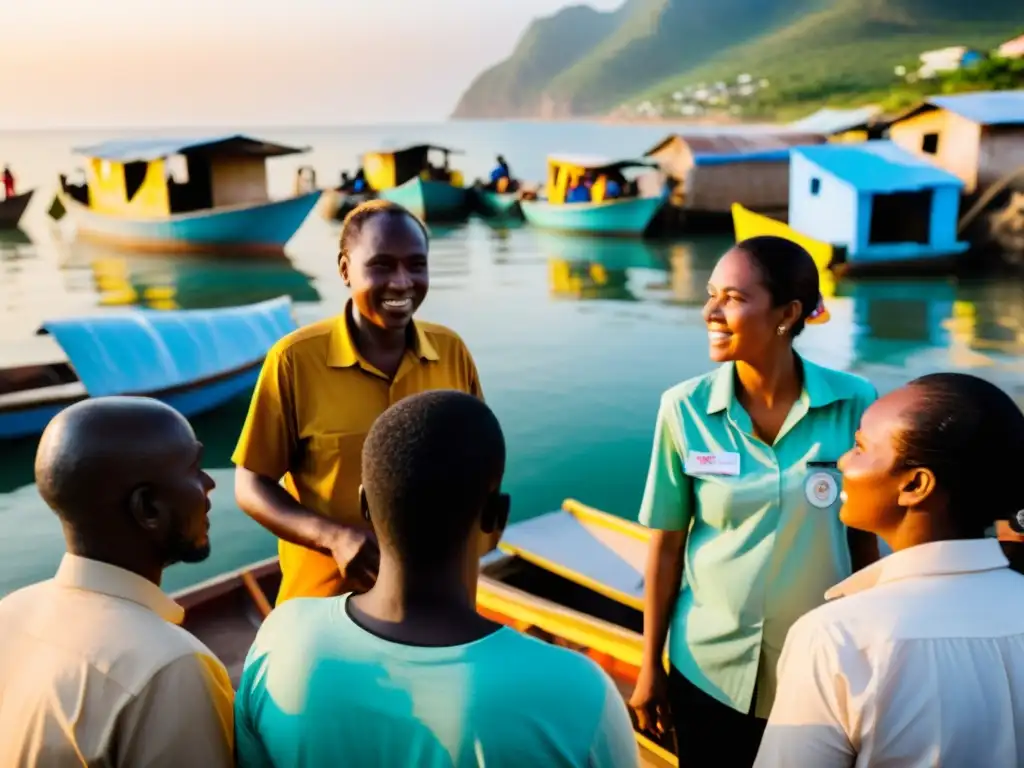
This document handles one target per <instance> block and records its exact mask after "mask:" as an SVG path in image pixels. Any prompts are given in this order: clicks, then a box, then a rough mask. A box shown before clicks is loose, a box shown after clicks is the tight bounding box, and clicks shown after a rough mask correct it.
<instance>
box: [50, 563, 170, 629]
mask: <svg viewBox="0 0 1024 768" xmlns="http://www.w3.org/2000/svg"><path fill="white" fill-rule="evenodd" d="M53 580H54V583H56V584H58V585H60V586H62V587H69V588H72V589H84V590H86V591H88V592H98V593H100V594H102V595H109V596H110V597H117V598H120V599H122V600H130V601H131V602H133V603H138V604H139V605H141V606H142V607H143V608H148V609H149V610H151V611H152V612H153V613H155V614H157V615H158V616H160V618H162V619H163V620H164V621H169V622H170V623H171V624H181V622H182V621H184V619H185V609H184V608H182V607H181V606H180V605H178V604H177V603H176V602H174V600H172V599H171V598H170V597H168V596H167V594H165V593H164V591H163V590H162V589H160V587H158V586H157V585H156V584H154V583H153V582H151V581H150V580H149V579H145V578H143V577H142V576H139V575H138V574H137V573H132V572H131V571H126V570H125V569H124V568H118V567H117V566H116V565H110V564H109V563H101V562H100V561H99V560H90V559H89V558H86V557H79V556H78V555H72V554H65V555H64V557H63V558H62V559H61V561H60V567H59V568H58V569H57V574H56V576H54V577H53Z"/></svg>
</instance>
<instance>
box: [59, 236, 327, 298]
mask: <svg viewBox="0 0 1024 768" xmlns="http://www.w3.org/2000/svg"><path fill="white" fill-rule="evenodd" d="M69 255H70V258H69V260H68V261H67V262H66V263H65V267H72V268H74V267H81V268H85V269H87V270H88V271H89V272H90V273H91V276H92V280H93V282H94V284H95V287H96V290H97V292H98V293H99V294H100V304H101V305H103V306H110V307H113V306H140V307H147V308H149V309H168V310H170V309H215V308H222V307H233V306H240V305H244V304H255V303H258V302H261V301H266V300H267V299H272V298H276V297H277V296H288V297H290V298H291V299H292V301H294V302H296V303H316V302H319V301H320V293H319V292H318V291H317V289H316V287H315V286H314V284H313V278H312V277H311V276H310V275H307V274H306V273H305V272H302V271H300V270H298V269H296V268H295V267H294V265H293V264H292V262H291V261H290V260H289V259H288V258H287V257H285V256H268V257H264V258H247V259H246V260H245V261H240V260H239V259H237V258H225V257H214V256H198V255H197V256H193V255H189V256H171V255H166V256H164V255H160V256H132V255H130V254H127V253H125V252H123V251H120V250H114V249H111V248H103V247H97V246H93V245H86V244H81V243H76V244H75V245H74V246H73V248H72V249H71V251H70V254H69Z"/></svg>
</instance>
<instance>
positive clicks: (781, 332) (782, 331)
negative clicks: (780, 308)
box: [775, 325, 786, 336]
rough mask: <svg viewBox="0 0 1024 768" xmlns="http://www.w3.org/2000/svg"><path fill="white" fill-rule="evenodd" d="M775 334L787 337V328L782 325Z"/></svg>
mask: <svg viewBox="0 0 1024 768" xmlns="http://www.w3.org/2000/svg"><path fill="white" fill-rule="evenodd" d="M775 332H776V333H777V334H779V336H785V335H786V326H784V325H780V326H779V327H778V328H776V329H775Z"/></svg>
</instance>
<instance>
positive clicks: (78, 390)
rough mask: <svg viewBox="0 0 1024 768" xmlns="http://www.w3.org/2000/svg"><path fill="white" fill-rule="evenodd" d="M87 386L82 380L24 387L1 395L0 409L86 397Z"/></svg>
mask: <svg viewBox="0 0 1024 768" xmlns="http://www.w3.org/2000/svg"><path fill="white" fill-rule="evenodd" d="M85 396H86V391H85V386H84V385H83V384H82V382H80V381H72V382H69V383H67V384H57V385H55V386H52V387H35V388H33V389H22V390H19V391H17V392H7V393H5V394H2V395H0V409H2V408H10V407H12V406H16V405H25V404H33V403H38V404H39V405H43V404H45V403H53V402H59V401H61V400H67V399H71V398H80V397H85Z"/></svg>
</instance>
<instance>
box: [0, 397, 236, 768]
mask: <svg viewBox="0 0 1024 768" xmlns="http://www.w3.org/2000/svg"><path fill="white" fill-rule="evenodd" d="M202 450H203V446H202V445H201V444H200V443H199V442H198V441H197V440H196V436H195V434H194V433H193V431H192V427H191V426H189V423H188V421H186V420H185V418H184V417H183V416H181V415H180V414H179V413H178V412H177V411H175V410H174V409H173V408H171V407H169V406H167V405H164V404H163V403H160V402H158V401H156V400H150V399H148V398H141V397H106V398H94V399H91V400H86V401H84V402H81V403H78V404H76V405H72V406H70V407H69V408H67V409H66V410H64V411H62V412H61V413H60V414H58V415H57V416H56V417H54V419H53V420H52V421H51V422H50V424H49V425H48V426H47V428H46V430H45V431H44V432H43V435H42V438H41V439H40V442H39V448H38V452H37V454H36V484H37V487H38V489H39V494H40V495H41V496H42V497H43V500H44V501H45V502H46V503H47V504H48V505H49V506H50V507H51V509H53V511H54V512H56V514H57V517H58V519H59V520H60V523H61V526H62V527H63V529H64V537H65V540H66V542H67V553H66V554H65V555H64V557H63V559H62V560H61V563H60V567H59V568H58V570H57V574H56V576H54V578H52V579H50V580H49V581H44V582H41V583H39V584H34V585H32V586H29V587H26V588H24V589H22V590H19V591H17V592H14V593H12V594H10V595H8V596H7V597H5V598H4V599H3V600H0V734H2V736H0V765H3V766H25V767H26V768H28V767H31V766H39V767H40V768H42V767H43V766H47V767H50V766H54V767H56V766H84V765H90V766H101V765H102V766H125V768H127V766H212V767H213V768H218V767H223V768H226V766H230V765H232V764H233V758H232V750H233V740H234V739H233V708H232V699H233V695H234V694H233V691H232V687H231V681H230V680H229V678H228V674H227V671H226V670H225V669H224V666H223V665H222V664H221V662H220V661H218V660H217V658H216V657H215V656H214V655H213V653H211V652H210V650H209V649H208V648H207V647H206V646H204V645H203V644H202V643H201V642H200V641H199V640H197V639H196V638H195V637H193V636H192V635H190V634H189V633H188V632H186V631H185V630H184V629H182V628H181V627H179V626H176V625H178V624H180V623H181V622H182V619H183V617H184V614H185V612H184V610H183V609H182V608H181V606H179V605H178V604H177V603H175V602H174V601H173V600H172V599H171V598H170V597H168V596H167V595H166V594H165V593H164V592H163V591H162V590H161V589H160V582H161V577H162V575H163V571H164V569H165V568H166V567H167V566H169V565H172V564H174V563H198V562H200V561H203V560H205V559H206V558H207V557H208V556H209V553H210V537H209V529H210V521H209V510H210V502H209V494H210V491H211V490H213V487H214V483H213V480H212V479H211V478H210V476H209V475H208V474H206V473H205V472H204V471H203V470H202V469H201V468H200V461H201V460H202Z"/></svg>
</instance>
